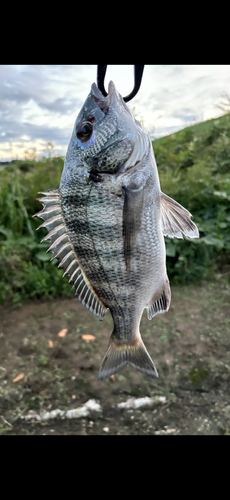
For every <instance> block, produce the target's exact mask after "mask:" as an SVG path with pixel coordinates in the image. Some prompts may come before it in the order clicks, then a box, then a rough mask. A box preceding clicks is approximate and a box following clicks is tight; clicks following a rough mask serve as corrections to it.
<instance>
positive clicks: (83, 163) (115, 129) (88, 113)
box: [65, 81, 149, 174]
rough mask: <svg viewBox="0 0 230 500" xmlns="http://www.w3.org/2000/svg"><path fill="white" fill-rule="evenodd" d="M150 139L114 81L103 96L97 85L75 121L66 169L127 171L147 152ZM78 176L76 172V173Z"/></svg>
mask: <svg viewBox="0 0 230 500" xmlns="http://www.w3.org/2000/svg"><path fill="white" fill-rule="evenodd" d="M148 141H149V138H148V135H147V134H146V132H144V130H143V128H142V126H141V124H140V122H138V121H137V120H136V119H135V118H134V117H133V115H132V113H131V111H130V109H129V108H128V106H127V105H126V103H125V101H124V100H123V98H122V96H121V95H120V94H119V93H118V91H117V90H116V87H115V85H114V83H113V82H112V81H110V82H109V86H108V95H107V96H103V94H102V92H101V91H100V90H99V89H98V87H97V85H96V84H95V83H93V84H92V86H91V92H90V94H89V95H88V97H87V99H86V101H85V103H84V104H83V106H82V108H81V110H80V112H79V114H78V117H77V119H76V121H75V124H74V128H73V133H72V137H71V140H70V143H69V147H68V151H67V155H66V162H65V163H66V167H67V166H68V163H70V164H72V163H73V161H74V165H75V169H77V168H78V169H79V167H80V168H81V170H82V168H85V169H86V170H87V171H88V172H89V171H90V170H91V169H92V168H93V169H96V170H97V171H98V172H102V173H109V174H117V173H118V172H125V171H126V170H127V169H128V168H129V167H130V166H133V165H135V164H136V163H137V162H138V161H140V160H141V159H142V158H143V156H144V154H145V153H146V146H147V144H148ZM76 173H77V171H76Z"/></svg>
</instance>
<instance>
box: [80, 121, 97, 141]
mask: <svg viewBox="0 0 230 500" xmlns="http://www.w3.org/2000/svg"><path fill="white" fill-rule="evenodd" d="M92 132H93V125H92V123H90V122H83V123H82V124H81V128H80V130H78V131H77V137H78V139H80V141H81V142H85V141H88V140H89V139H90V137H91V135H92Z"/></svg>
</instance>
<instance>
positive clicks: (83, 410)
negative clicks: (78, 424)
mask: <svg viewBox="0 0 230 500" xmlns="http://www.w3.org/2000/svg"><path fill="white" fill-rule="evenodd" d="M91 411H98V412H101V411H102V408H101V405H100V404H99V403H98V402H97V401H96V400H95V399H89V401H87V402H86V403H85V404H84V405H82V406H79V408H73V409H71V410H67V411H63V410H59V409H58V408H57V409H56V410H52V411H43V412H41V413H40V415H39V414H38V413H36V411H35V410H30V411H29V412H28V414H27V415H22V416H21V418H23V419H24V420H38V421H41V420H42V421H44V420H50V419H52V418H56V417H61V418H62V419H64V418H81V417H87V416H88V415H89V414H90V412H91Z"/></svg>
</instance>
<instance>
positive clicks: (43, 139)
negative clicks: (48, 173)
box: [0, 65, 230, 161]
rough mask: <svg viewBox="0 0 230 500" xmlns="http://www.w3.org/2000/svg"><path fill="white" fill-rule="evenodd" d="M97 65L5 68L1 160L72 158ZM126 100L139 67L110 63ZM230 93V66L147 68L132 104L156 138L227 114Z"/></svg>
mask: <svg viewBox="0 0 230 500" xmlns="http://www.w3.org/2000/svg"><path fill="white" fill-rule="evenodd" d="M96 79H97V66H96V65H2V66H1V65H0V161H10V160H12V159H15V158H29V157H31V155H35V154H36V155H37V156H38V157H39V156H40V155H43V154H47V153H48V151H49V149H50V148H49V146H48V143H49V142H51V143H52V145H53V149H52V154H56V155H62V156H65V155H66V151H67V147H68V143H69V140H70V137H71V134H72V130H73V126H74V122H75V120H76V117H77V115H78V113H79V111H80V109H81V107H82V105H83V103H84V101H85V100H86V98H87V96H88V94H89V92H90V88H91V84H92V83H93V82H96V81H97V80H96ZM110 80H113V82H114V83H115V85H116V88H117V90H118V92H119V93H120V94H121V95H122V96H126V95H128V94H129V93H130V92H131V90H132V89H133V85H134V80H133V66H131V65H108V67H107V72H106V77H105V89H106V90H108V83H109V81H110ZM223 92H225V93H227V94H228V95H229V94H230V65H181V66H179V65H146V66H145V68H144V73H143V77H142V83H141V87H140V89H139V92H138V94H137V95H136V96H135V97H134V98H133V99H132V100H131V101H130V102H129V103H128V106H129V107H130V109H131V110H132V111H133V113H134V116H135V118H137V119H139V120H142V121H143V126H144V128H145V130H147V132H148V133H149V134H150V136H151V139H154V138H157V137H162V136H164V135H167V134H171V133H173V132H176V131H178V130H181V129H182V128H184V127H188V126H189V125H193V124H194V123H198V122H201V121H203V120H207V119H209V118H216V117H218V116H220V115H221V114H223V112H222V111H221V110H220V109H218V108H217V107H216V106H215V105H216V104H219V103H220V102H221V101H222V100H223V99H222V98H221V94H222V93H223Z"/></svg>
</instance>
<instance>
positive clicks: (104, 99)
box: [90, 81, 118, 114]
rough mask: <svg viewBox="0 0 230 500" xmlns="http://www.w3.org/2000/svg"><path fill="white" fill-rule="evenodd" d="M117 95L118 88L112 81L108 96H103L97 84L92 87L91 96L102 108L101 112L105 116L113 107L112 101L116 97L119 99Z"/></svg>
mask: <svg viewBox="0 0 230 500" xmlns="http://www.w3.org/2000/svg"><path fill="white" fill-rule="evenodd" d="M116 94H117V91H116V87H115V85H114V83H113V82H112V81H110V82H109V85H108V95H107V96H103V94H102V92H101V91H100V90H99V88H98V87H97V85H96V83H93V84H92V86H91V92H90V95H91V97H92V99H93V100H94V102H95V103H96V104H97V106H98V107H99V108H100V110H101V111H103V113H105V114H106V112H107V111H108V108H109V107H110V106H111V104H112V101H114V97H115V98H116V97H118V95H117V96H116Z"/></svg>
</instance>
